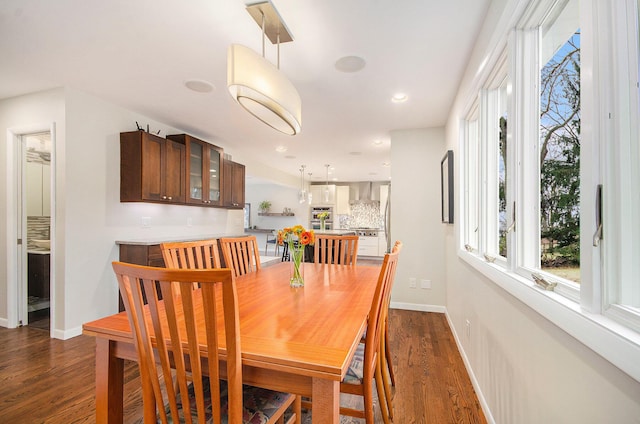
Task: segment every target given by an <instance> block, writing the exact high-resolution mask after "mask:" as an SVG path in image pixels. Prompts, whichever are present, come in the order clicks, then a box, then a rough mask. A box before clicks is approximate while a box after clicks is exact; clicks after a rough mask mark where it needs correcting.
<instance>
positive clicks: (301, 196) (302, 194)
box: [298, 165, 307, 204]
mask: <svg viewBox="0 0 640 424" xmlns="http://www.w3.org/2000/svg"><path fill="white" fill-rule="evenodd" d="M304 168H306V165H301V166H300V192H299V193H298V202H300V204H303V203H304V202H306V201H307V189H306V188H305V186H304Z"/></svg>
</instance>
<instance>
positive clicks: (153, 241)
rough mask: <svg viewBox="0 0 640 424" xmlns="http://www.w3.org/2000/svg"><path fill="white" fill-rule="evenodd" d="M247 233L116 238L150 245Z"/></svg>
mask: <svg viewBox="0 0 640 424" xmlns="http://www.w3.org/2000/svg"><path fill="white" fill-rule="evenodd" d="M246 235H247V234H245V233H240V234H237V233H236V234H220V233H218V234H200V235H191V236H165V237H148V238H144V239H130V240H116V244H129V245H140V246H150V245H154V244H160V243H164V242H167V241H169V242H171V241H197V240H209V239H219V238H222V237H244V236H246Z"/></svg>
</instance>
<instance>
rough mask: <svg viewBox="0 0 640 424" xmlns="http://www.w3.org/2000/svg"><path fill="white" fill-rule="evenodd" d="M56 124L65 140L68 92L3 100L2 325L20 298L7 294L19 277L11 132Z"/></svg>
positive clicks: (0, 209)
mask: <svg viewBox="0 0 640 424" xmlns="http://www.w3.org/2000/svg"><path fill="white" fill-rule="evenodd" d="M54 122H55V124H56V128H57V135H58V137H59V138H60V139H62V140H64V137H65V136H64V134H65V123H64V90H62V89H57V90H50V91H46V92H43V93H38V94H33V95H29V96H23V97H17V98H13V99H8V100H3V101H0V163H2V167H0V199H1V200H0V323H1V324H4V325H6V324H7V322H8V313H9V311H8V310H7V309H8V308H7V306H8V304H7V302H6V299H8V296H17V294H16V293H12V292H8V291H7V288H8V286H7V281H9V280H10V279H12V280H15V278H16V271H17V270H16V266H15V264H16V257H15V256H11V257H8V256H7V252H8V247H9V246H13V247H14V248H15V235H16V226H15V218H14V215H15V214H16V213H17V212H16V211H17V205H16V199H15V196H16V187H17V182H16V181H15V179H14V173H15V162H14V156H15V155H17V152H16V149H17V146H16V145H15V144H16V143H15V141H14V140H13V136H12V135H11V134H10V133H8V131H13V132H15V133H18V134H19V133H22V132H33V131H34V130H36V129H38V130H42V129H43V128H50V126H51V124H52V123H54Z"/></svg>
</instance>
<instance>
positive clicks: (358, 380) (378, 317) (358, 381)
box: [303, 249, 399, 424]
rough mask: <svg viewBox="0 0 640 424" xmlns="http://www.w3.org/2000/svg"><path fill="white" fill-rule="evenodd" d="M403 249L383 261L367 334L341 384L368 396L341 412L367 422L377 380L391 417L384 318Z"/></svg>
mask: <svg viewBox="0 0 640 424" xmlns="http://www.w3.org/2000/svg"><path fill="white" fill-rule="evenodd" d="M398 255H399V249H398V250H396V251H392V252H391V253H387V254H386V255H385V257H384V260H383V262H382V268H381V269H380V274H379V276H378V281H377V283H376V290H375V294H374V296H373V300H372V302H371V309H370V310H369V315H368V318H367V335H366V338H365V340H364V342H363V343H359V344H358V347H357V349H356V353H355V354H354V356H353V360H352V361H351V364H350V365H349V369H348V370H347V374H346V375H345V377H344V379H343V380H342V382H341V383H340V392H341V393H346V394H351V395H359V396H362V397H363V398H364V408H363V409H362V410H360V409H355V408H348V407H342V406H341V407H340V414H341V415H349V416H352V417H357V418H364V419H365V421H366V423H367V424H374V413H373V381H374V380H375V382H376V391H377V393H378V399H379V404H380V410H381V412H382V418H383V421H384V423H385V424H389V423H390V419H391V399H390V398H389V399H387V396H390V393H391V392H390V389H388V390H387V389H386V388H385V386H384V384H385V382H384V377H383V375H382V361H381V360H380V357H381V355H384V352H383V351H382V350H381V349H383V348H384V345H383V343H382V341H381V340H382V339H383V338H384V320H385V317H386V312H385V311H386V310H387V309H388V305H389V299H390V293H391V286H392V285H393V280H394V278H395V273H396V266H397V263H398ZM387 393H388V394H387ZM303 406H304V407H306V408H312V407H313V399H311V402H308V401H307V402H303Z"/></svg>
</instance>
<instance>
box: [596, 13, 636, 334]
mask: <svg viewBox="0 0 640 424" xmlns="http://www.w3.org/2000/svg"><path fill="white" fill-rule="evenodd" d="M638 9H639V7H638V1H637V0H627V1H624V2H622V1H621V2H620V4H617V8H616V9H615V10H614V24H613V25H614V28H616V29H617V32H615V33H614V34H616V35H617V37H618V38H617V39H615V38H614V39H613V42H614V43H615V44H614V47H617V48H612V49H610V50H611V54H612V57H611V58H610V60H611V62H612V63H614V64H616V65H617V66H613V67H612V68H611V69H610V70H609V72H610V74H611V75H610V81H606V82H607V83H608V86H609V87H613V88H614V89H613V90H611V89H609V90H608V92H609V93H610V97H611V98H610V99H608V100H609V101H610V102H611V104H612V106H613V107H612V108H611V109H612V110H611V112H610V113H611V118H612V119H611V121H612V124H613V128H612V129H611V130H610V132H609V137H610V139H611V140H614V141H615V142H611V143H607V145H606V146H605V149H604V153H605V154H606V155H607V156H608V157H610V158H611V160H610V163H609V164H608V165H609V166H606V167H605V169H604V171H603V178H602V180H603V181H602V182H603V214H602V218H603V238H602V249H603V251H604V252H605V255H604V256H603V282H604V292H605V298H604V302H603V303H604V307H603V309H604V313H605V315H607V316H610V317H612V318H614V319H616V320H618V321H620V322H622V323H624V324H625V325H628V326H630V327H632V328H635V329H636V331H640V318H639V317H640V261H639V260H638V258H640V243H638V240H640V224H639V223H640V170H639V169H638V168H639V167H638V164H639V163H640V146H639V143H638V140H639V139H640V131H639V122H640V112H639V111H638V102H639V101H640V96H639V93H638V74H639V57H640V52H639V50H638V49H639V47H638V35H639V30H638Z"/></svg>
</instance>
